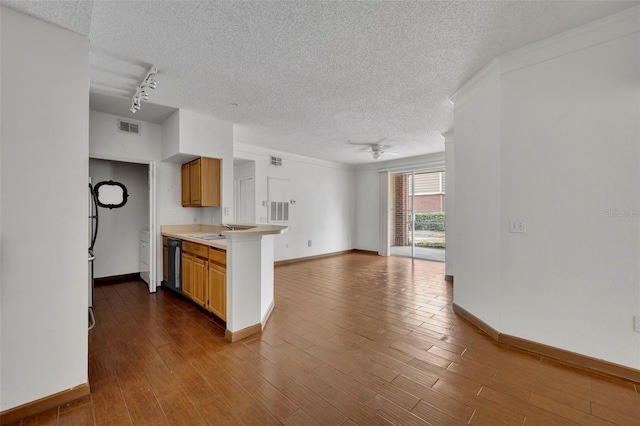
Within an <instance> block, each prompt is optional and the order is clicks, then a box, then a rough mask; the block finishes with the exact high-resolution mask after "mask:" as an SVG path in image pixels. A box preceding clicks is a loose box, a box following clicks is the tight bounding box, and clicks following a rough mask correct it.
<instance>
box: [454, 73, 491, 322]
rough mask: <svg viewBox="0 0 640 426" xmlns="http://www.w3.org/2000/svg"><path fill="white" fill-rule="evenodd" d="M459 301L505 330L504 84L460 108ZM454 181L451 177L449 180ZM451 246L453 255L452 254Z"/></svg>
mask: <svg viewBox="0 0 640 426" xmlns="http://www.w3.org/2000/svg"><path fill="white" fill-rule="evenodd" d="M454 114H455V127H454V128H455V151H454V163H455V183H456V187H455V197H456V198H455V200H456V205H455V210H454V212H453V222H454V223H455V226H456V229H455V235H456V236H457V238H458V241H461V242H462V241H464V243H461V244H459V245H458V246H457V247H454V249H455V253H454V257H455V262H456V267H455V268H456V270H455V286H454V301H455V303H456V304H458V305H459V306H461V307H462V308H464V309H466V310H467V311H469V312H472V313H473V314H474V315H476V316H477V317H479V318H481V319H482V320H483V321H485V322H486V323H488V324H490V325H491V326H493V327H494V328H498V329H499V327H500V325H501V323H500V306H499V305H498V304H497V303H496V301H497V300H499V298H500V291H501V289H500V228H501V224H502V221H501V217H500V185H501V182H500V82H499V81H497V79H496V80H491V81H490V82H488V83H487V84H486V87H485V88H484V90H482V92H480V93H478V94H477V95H476V96H475V97H474V98H473V99H470V100H468V101H466V102H465V103H464V104H462V105H459V104H458V105H456V108H455V112H454ZM447 178H449V176H447ZM448 252H449V248H447V256H448V255H449V253H448Z"/></svg>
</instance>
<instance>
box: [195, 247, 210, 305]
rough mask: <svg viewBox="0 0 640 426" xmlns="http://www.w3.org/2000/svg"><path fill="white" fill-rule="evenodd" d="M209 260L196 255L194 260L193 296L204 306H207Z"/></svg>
mask: <svg viewBox="0 0 640 426" xmlns="http://www.w3.org/2000/svg"><path fill="white" fill-rule="evenodd" d="M208 268H209V262H208V261H207V260H205V259H201V258H199V257H195V258H194V260H193V291H192V293H191V295H192V296H191V298H192V299H193V301H194V302H196V303H197V304H198V305H200V306H202V307H203V308H206V307H207V293H208V292H207V290H208V288H209V286H208V278H209V277H208Z"/></svg>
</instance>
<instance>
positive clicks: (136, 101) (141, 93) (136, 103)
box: [129, 65, 158, 114]
mask: <svg viewBox="0 0 640 426" xmlns="http://www.w3.org/2000/svg"><path fill="white" fill-rule="evenodd" d="M156 74H158V67H157V66H155V65H154V66H152V67H151V69H149V71H148V72H147V75H146V76H145V77H144V78H143V79H142V81H141V82H140V84H139V85H138V86H136V93H135V94H134V95H133V97H132V98H131V108H130V109H129V111H131V112H132V113H134V114H135V112H136V111H139V110H140V105H141V104H142V101H148V100H149V93H148V92H147V88H150V89H155V88H156V87H157V84H158V83H156Z"/></svg>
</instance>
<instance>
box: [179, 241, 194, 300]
mask: <svg viewBox="0 0 640 426" xmlns="http://www.w3.org/2000/svg"><path fill="white" fill-rule="evenodd" d="M182 294H184V295H185V296H187V297H188V298H189V299H193V256H191V255H190V254H187V253H184V252H183V253H182Z"/></svg>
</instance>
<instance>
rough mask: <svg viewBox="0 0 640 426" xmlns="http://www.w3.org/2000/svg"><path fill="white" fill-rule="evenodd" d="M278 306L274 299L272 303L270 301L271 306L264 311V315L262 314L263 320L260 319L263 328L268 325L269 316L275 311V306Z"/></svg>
mask: <svg viewBox="0 0 640 426" xmlns="http://www.w3.org/2000/svg"><path fill="white" fill-rule="evenodd" d="M275 307H276V302H275V300H272V301H271V303H269V307H268V308H267V312H265V313H264V315H263V316H262V321H260V324H262V329H263V330H264V327H265V326H266V325H267V321H268V320H269V317H270V316H271V312H273V308H275Z"/></svg>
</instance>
